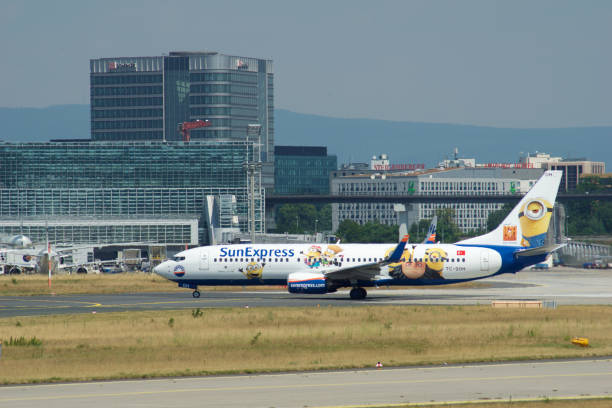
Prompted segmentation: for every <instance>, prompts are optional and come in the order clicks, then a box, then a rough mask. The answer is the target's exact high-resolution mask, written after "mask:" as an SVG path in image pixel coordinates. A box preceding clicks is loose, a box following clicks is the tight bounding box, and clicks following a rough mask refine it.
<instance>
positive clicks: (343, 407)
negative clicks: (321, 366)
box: [311, 395, 612, 408]
mask: <svg viewBox="0 0 612 408" xmlns="http://www.w3.org/2000/svg"><path fill="white" fill-rule="evenodd" d="M601 399H603V400H607V399H612V397H610V396H609V395H573V396H571V395H570V396H566V397H536V398H518V399H516V398H491V399H487V400H464V401H427V402H400V403H393V404H365V405H363V404H362V405H324V406H318V407H311V408H377V407H380V408H383V407H385V408H386V407H400V408H401V407H422V406H437V405H466V404H495V403H500V402H501V403H503V402H508V403H515V402H540V401H547V402H548V401H584V400H601Z"/></svg>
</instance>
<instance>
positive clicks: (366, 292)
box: [359, 288, 368, 299]
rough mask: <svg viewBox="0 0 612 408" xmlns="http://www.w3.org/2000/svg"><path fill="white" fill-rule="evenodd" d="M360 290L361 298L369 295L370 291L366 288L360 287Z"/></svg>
mask: <svg viewBox="0 0 612 408" xmlns="http://www.w3.org/2000/svg"><path fill="white" fill-rule="evenodd" d="M359 292H360V295H361V299H365V298H366V296H368V291H367V290H365V289H364V288H359Z"/></svg>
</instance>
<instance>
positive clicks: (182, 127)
mask: <svg viewBox="0 0 612 408" xmlns="http://www.w3.org/2000/svg"><path fill="white" fill-rule="evenodd" d="M210 125H211V123H210V120H208V119H207V120H200V119H198V120H195V121H193V122H183V123H179V125H178V130H179V131H180V132H181V133H182V134H183V142H188V141H189V140H190V139H191V136H189V131H190V130H191V129H198V128H202V127H206V126H210Z"/></svg>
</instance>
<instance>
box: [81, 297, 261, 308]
mask: <svg viewBox="0 0 612 408" xmlns="http://www.w3.org/2000/svg"><path fill="white" fill-rule="evenodd" d="M254 300H265V299H263V298H249V299H201V300H199V301H196V302H192V304H201V303H204V304H205V303H219V302H239V301H249V302H250V301H254ZM187 302H191V300H190V299H186V300H172V301H164V302H140V303H118V304H99V305H100V307H127V306H147V305H171V304H185V303H187ZM192 304H190V305H188V306H192ZM87 307H90V306H87ZM92 307H93V306H92Z"/></svg>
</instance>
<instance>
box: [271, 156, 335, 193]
mask: <svg viewBox="0 0 612 408" xmlns="http://www.w3.org/2000/svg"><path fill="white" fill-rule="evenodd" d="M274 150H275V153H274V167H275V174H274V192H275V194H280V195H282V194H329V176H330V174H331V172H332V171H334V170H336V169H337V166H338V159H337V157H336V156H328V155H327V147H317V146H276V147H275V149H274Z"/></svg>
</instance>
